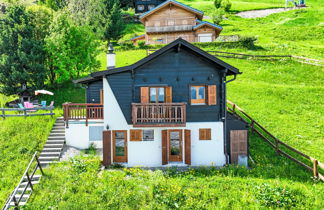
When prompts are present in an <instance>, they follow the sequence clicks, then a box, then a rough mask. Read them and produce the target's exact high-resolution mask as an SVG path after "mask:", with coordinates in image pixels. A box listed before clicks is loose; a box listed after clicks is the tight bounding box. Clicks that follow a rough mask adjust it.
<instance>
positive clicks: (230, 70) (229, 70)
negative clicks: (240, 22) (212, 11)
mask: <svg viewBox="0 0 324 210" xmlns="http://www.w3.org/2000/svg"><path fill="white" fill-rule="evenodd" d="M181 47H186V48H188V49H189V50H191V51H193V52H194V53H196V54H198V55H200V56H202V57H203V58H205V59H207V60H208V61H210V62H211V63H212V64H216V65H217V66H221V67H222V68H223V69H224V70H226V75H236V74H241V73H242V72H240V71H239V70H238V69H237V68H235V67H234V66H232V65H230V64H228V63H225V62H224V61H222V60H220V59H218V58H216V57H215V56H213V55H211V54H209V53H207V52H206V51H203V50H201V49H199V48H198V47H196V46H194V45H193V44H191V43H189V42H187V41H186V40H183V39H182V38H178V39H177V40H175V41H173V42H171V43H170V44H168V45H166V46H164V47H162V48H161V49H159V50H157V51H155V52H154V53H152V54H150V55H149V56H147V57H145V58H143V59H142V60H139V61H137V62H136V63H134V64H132V65H129V66H124V67H120V68H114V69H109V70H104V71H98V72H94V73H91V74H90V75H89V76H88V77H85V78H82V79H79V80H75V81H74V82H75V83H81V84H86V83H90V82H93V81H97V80H99V79H101V78H102V77H103V76H108V75H112V74H118V73H122V72H126V71H133V70H136V69H137V68H138V67H140V66H143V65H144V64H146V63H148V62H149V61H151V60H153V59H154V58H156V57H158V56H159V55H161V54H163V53H165V52H167V51H168V50H170V49H172V48H177V49H179V48H181Z"/></svg>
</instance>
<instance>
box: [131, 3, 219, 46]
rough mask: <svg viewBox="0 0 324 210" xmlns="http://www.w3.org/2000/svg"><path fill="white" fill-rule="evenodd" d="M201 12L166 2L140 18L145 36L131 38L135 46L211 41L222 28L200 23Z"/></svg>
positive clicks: (202, 14) (201, 21)
mask: <svg viewBox="0 0 324 210" xmlns="http://www.w3.org/2000/svg"><path fill="white" fill-rule="evenodd" d="M203 16H204V13H203V12H202V11H199V10H197V9H194V8H192V7H189V6H187V5H185V4H182V3H180V2H177V1H175V0H168V1H166V2H164V3H162V4H160V5H159V6H157V7H155V8H153V9H151V10H150V11H148V12H146V13H144V14H142V15H141V16H140V21H141V22H142V23H143V24H144V26H145V34H144V35H141V36H137V37H134V38H132V39H131V40H132V41H133V42H134V43H135V44H136V43H137V41H139V40H145V42H146V44H168V43H171V42H173V41H174V40H176V39H177V38H179V37H181V38H182V39H184V40H186V41H188V42H212V41H214V40H215V39H216V38H217V37H218V36H219V34H220V32H221V31H222V29H223V28H222V27H221V26H218V25H215V24H212V23H209V22H206V21H203V20H202V19H203Z"/></svg>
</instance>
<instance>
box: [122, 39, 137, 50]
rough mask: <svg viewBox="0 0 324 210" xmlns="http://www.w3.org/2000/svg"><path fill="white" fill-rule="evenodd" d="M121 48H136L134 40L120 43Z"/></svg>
mask: <svg viewBox="0 0 324 210" xmlns="http://www.w3.org/2000/svg"><path fill="white" fill-rule="evenodd" d="M119 46H120V49H122V50H132V49H134V48H135V46H134V44H133V42H131V41H123V42H120V43H119Z"/></svg>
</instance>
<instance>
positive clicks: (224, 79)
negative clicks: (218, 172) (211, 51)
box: [222, 69, 236, 164]
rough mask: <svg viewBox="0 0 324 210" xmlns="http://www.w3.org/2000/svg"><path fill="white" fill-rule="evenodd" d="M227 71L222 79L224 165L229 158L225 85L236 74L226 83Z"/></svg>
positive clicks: (227, 162)
mask: <svg viewBox="0 0 324 210" xmlns="http://www.w3.org/2000/svg"><path fill="white" fill-rule="evenodd" d="M227 71H228V69H225V72H224V74H223V77H222V86H223V90H224V91H223V117H222V120H223V123H224V126H223V129H224V130H223V133H224V154H225V157H226V164H229V157H228V154H227V121H226V119H227V110H226V108H227V106H226V105H227V98H226V97H227V95H226V91H227V90H226V84H227V83H230V82H232V81H234V80H236V74H234V78H233V79H230V80H228V81H226V74H227Z"/></svg>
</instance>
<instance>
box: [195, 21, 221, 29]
mask: <svg viewBox="0 0 324 210" xmlns="http://www.w3.org/2000/svg"><path fill="white" fill-rule="evenodd" d="M197 22H198V25H196V26H194V27H193V30H197V29H199V28H201V27H203V26H208V27H211V28H215V29H216V30H218V31H222V30H223V27H221V26H219V25H216V24H213V23H210V22H206V21H197Z"/></svg>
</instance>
